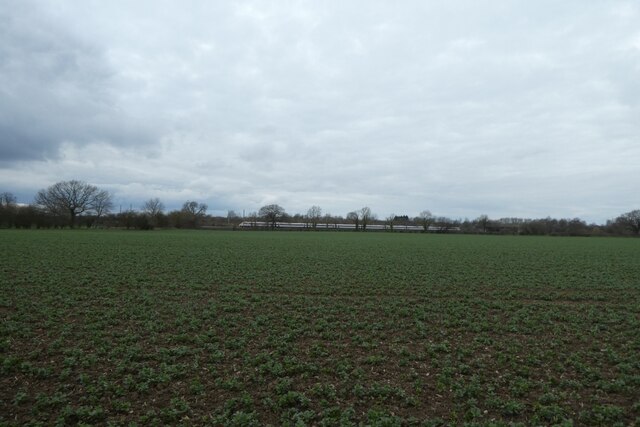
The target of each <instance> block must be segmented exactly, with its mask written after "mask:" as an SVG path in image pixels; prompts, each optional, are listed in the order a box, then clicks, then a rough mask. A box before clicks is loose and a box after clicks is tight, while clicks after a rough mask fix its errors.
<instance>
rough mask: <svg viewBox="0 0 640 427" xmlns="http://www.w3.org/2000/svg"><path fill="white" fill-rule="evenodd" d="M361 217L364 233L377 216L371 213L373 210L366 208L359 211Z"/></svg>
mask: <svg viewBox="0 0 640 427" xmlns="http://www.w3.org/2000/svg"><path fill="white" fill-rule="evenodd" d="M358 215H359V217H360V223H361V224H362V231H367V224H369V222H371V221H372V220H374V219H375V215H374V214H373V213H371V208H369V207H368V206H365V207H364V208H362V209H360V210H359V211H358Z"/></svg>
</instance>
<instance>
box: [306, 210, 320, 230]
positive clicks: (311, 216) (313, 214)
mask: <svg viewBox="0 0 640 427" xmlns="http://www.w3.org/2000/svg"><path fill="white" fill-rule="evenodd" d="M320 218H322V209H321V208H320V206H315V205H314V206H311V207H310V208H309V210H308V211H307V219H308V220H309V222H311V226H312V227H313V228H316V227H317V226H318V222H320Z"/></svg>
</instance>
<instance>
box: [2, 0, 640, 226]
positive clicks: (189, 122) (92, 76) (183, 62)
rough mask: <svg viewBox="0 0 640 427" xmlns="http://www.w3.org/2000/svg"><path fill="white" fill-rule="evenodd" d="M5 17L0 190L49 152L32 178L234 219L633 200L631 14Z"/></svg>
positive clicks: (196, 7)
mask: <svg viewBox="0 0 640 427" xmlns="http://www.w3.org/2000/svg"><path fill="white" fill-rule="evenodd" d="M9 5H10V6H11V7H9V8H6V9H4V10H3V11H2V12H0V19H2V27H1V28H0V32H2V34H0V54H1V55H0V61H2V62H0V90H1V91H2V92H1V94H2V99H1V100H0V132H2V133H1V134H0V138H2V140H0V141H1V142H0V155H1V156H2V157H1V158H2V160H1V161H2V162H3V165H0V178H3V176H10V175H11V173H13V174H14V175H15V174H16V173H17V174H20V173H22V174H23V175H25V176H26V175H27V174H28V173H31V172H32V171H33V170H34V169H30V168H27V167H26V166H24V165H23V164H24V163H26V160H28V159H42V158H49V159H51V161H50V162H47V164H46V165H44V164H43V163H38V165H41V166H43V168H44V169H46V171H48V174H46V175H45V174H44V172H43V175H42V176H40V178H39V179H40V180H41V181H42V182H45V180H50V179H51V176H55V174H56V173H59V171H60V170H65V168H67V169H69V173H70V174H72V175H76V176H77V177H78V178H83V177H85V179H87V180H91V178H92V176H93V177H99V179H100V180H101V181H103V182H106V183H109V182H110V183H111V184H112V185H113V186H114V188H116V189H117V190H118V193H119V194H121V196H122V197H123V198H126V197H129V198H130V199H133V198H136V197H142V195H143V194H144V192H145V191H149V192H150V193H153V194H150V196H158V197H161V198H162V197H163V195H164V197H166V198H167V199H171V200H174V201H175V203H178V201H179V200H181V199H182V198H187V197H188V198H197V199H204V200H202V201H206V202H208V203H209V204H210V205H211V206H214V205H215V206H217V207H221V206H222V205H223V204H225V203H228V204H229V206H228V207H229V208H233V209H237V210H240V209H242V208H246V209H247V210H251V209H254V210H255V209H257V208H259V204H260V203H263V202H265V201H269V202H277V203H279V204H282V205H284V206H285V207H286V208H287V209H288V210H290V211H304V210H306V208H307V207H308V206H310V205H311V204H323V205H325V206H323V207H324V208H325V210H327V211H331V212H334V213H340V214H344V213H346V212H347V211H349V210H353V209H355V208H358V207H361V206H360V205H365V204H367V205H371V206H372V207H373V208H374V210H376V211H378V213H379V214H381V215H384V214H385V213H389V212H390V211H394V212H395V213H403V212H404V213H407V214H417V213H418V212H420V211H421V210H423V209H427V208H428V209H431V210H432V211H433V212H434V213H437V214H450V215H463V216H470V217H474V216H477V215H479V214H481V213H487V214H489V215H491V216H507V215H512V214H514V215H515V214H517V215H521V216H538V215H542V216H546V215H548V214H549V215H559V216H562V215H572V214H573V212H586V211H588V209H587V208H585V206H590V205H593V204H597V205H598V206H591V211H592V212H594V214H593V215H594V218H596V219H598V220H603V219H605V218H606V217H607V215H614V214H617V213H619V212H616V210H617V209H627V210H628V209H631V208H633V206H627V204H628V203H632V202H631V201H629V199H630V197H629V191H628V186H627V185H626V184H625V183H626V182H629V181H630V177H632V176H635V175H637V172H638V167H637V164H640V152H639V151H638V150H639V148H638V147H639V146H640V144H639V143H638V135H640V122H639V121H638V120H637V117H639V116H640V110H639V108H640V104H638V99H640V96H639V95H640V92H639V90H640V86H639V85H640V83H639V82H640V79H638V78H637V77H638V69H639V68H638V67H640V34H639V33H638V30H637V21H638V19H640V10H639V9H640V8H638V7H637V6H634V4H633V2H624V1H613V2H590V3H588V4H586V3H584V2H578V1H567V2H562V3H559V2H556V1H552V0H543V1H541V2H528V1H524V0H523V1H516V2H509V3H500V4H497V3H496V2H493V1H488V0H486V1H483V0H480V1H451V2H446V3H441V4H436V3H428V2H421V1H409V2H406V3H403V4H402V5H391V4H388V3H377V2H373V3H372V2H359V1H356V2H338V1H329V2H297V3H294V4H288V5H286V6H283V5H280V4H278V3H270V4H269V3H265V2H262V1H243V2H233V3H225V2H205V3H201V2H195V1H193V2H181V3H180V4H177V3H172V2H144V1H141V2H135V3H131V2H127V1H113V2H108V3H105V2H102V1H97V0H96V1H93V0H86V1H82V2H79V1H60V2H49V1H44V0H43V1H38V2H17V1H16V2H12V3H9ZM68 144H71V145H72V148H69V146H68ZM107 146H110V147H116V149H113V150H109V149H107V148H106V147H107ZM73 147H75V148H73ZM83 147H84V148H86V151H82V150H83ZM74 150H76V151H74ZM56 155H58V157H57V158H56ZM83 155H84V156H86V155H92V156H93V157H94V158H93V159H92V160H91V161H90V162H86V161H85V162H83V161H82V156H83ZM18 159H21V160H23V162H22V163H20V162H14V160H18ZM21 165H22V166H21ZM2 167H5V170H6V171H8V172H6V175H2V170H1V169H2ZM31 167H32V168H33V166H31ZM16 171H17V172H16ZM590 177H591V178H590ZM39 182H40V181H39ZM558 182H562V183H563V188H562V189H559V188H558V187H559V186H558V185H557V183H558ZM33 185H42V184H40V183H39V184H33ZM36 189H37V187H36ZM565 193H568V194H571V195H573V196H572V197H573V198H572V199H569V198H567V197H564V196H562V194H565ZM207 198H209V199H207ZM213 200H217V201H218V202H213ZM563 200H567V203H566V206H563V203H562V201H563ZM168 202H169V200H167V204H168ZM563 209H565V210H564V211H563ZM610 211H612V212H611V213H607V212H610ZM563 212H566V213H563Z"/></svg>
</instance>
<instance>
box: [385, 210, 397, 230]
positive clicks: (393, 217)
mask: <svg viewBox="0 0 640 427" xmlns="http://www.w3.org/2000/svg"><path fill="white" fill-rule="evenodd" d="M395 220H396V214H394V213H392V214H391V215H389V216H388V217H387V225H389V230H391V231H393V223H394V221H395Z"/></svg>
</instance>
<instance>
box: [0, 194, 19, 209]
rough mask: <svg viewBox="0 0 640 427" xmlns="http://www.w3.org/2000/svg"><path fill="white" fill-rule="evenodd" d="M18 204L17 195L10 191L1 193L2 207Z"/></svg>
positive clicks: (0, 206) (0, 203)
mask: <svg viewBox="0 0 640 427" xmlns="http://www.w3.org/2000/svg"><path fill="white" fill-rule="evenodd" d="M15 204H16V196H14V195H13V194H12V193H9V192H8V191H5V192H3V193H0V208H8V207H12V206H14V205H15Z"/></svg>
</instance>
